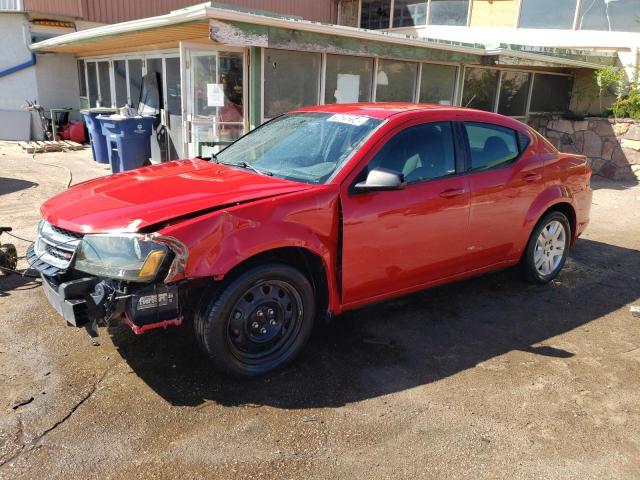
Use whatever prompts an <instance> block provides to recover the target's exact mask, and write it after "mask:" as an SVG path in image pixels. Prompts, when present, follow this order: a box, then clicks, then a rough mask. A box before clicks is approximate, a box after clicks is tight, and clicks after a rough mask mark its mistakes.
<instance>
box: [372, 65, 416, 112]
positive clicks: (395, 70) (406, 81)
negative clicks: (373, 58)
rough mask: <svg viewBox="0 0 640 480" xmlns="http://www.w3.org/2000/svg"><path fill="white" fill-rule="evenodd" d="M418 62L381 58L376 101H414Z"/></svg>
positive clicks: (377, 77)
mask: <svg viewBox="0 0 640 480" xmlns="http://www.w3.org/2000/svg"><path fill="white" fill-rule="evenodd" d="M417 77H418V64H417V63H414V62H403V61H399V60H380V62H379V63H378V72H377V73H376V85H377V87H376V102H413V97H414V93H415V89H416V79H417Z"/></svg>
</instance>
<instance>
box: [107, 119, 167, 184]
mask: <svg viewBox="0 0 640 480" xmlns="http://www.w3.org/2000/svg"><path fill="white" fill-rule="evenodd" d="M97 119H98V121H99V122H100V126H101V128H102V134H103V135H104V136H105V139H106V144H107V152H108V154H109V163H110V164H111V172H112V173H117V172H126V171H127V170H133V169H135V168H139V167H142V166H143V165H144V163H145V162H146V161H147V160H149V158H151V134H152V133H153V126H154V123H155V121H156V117H116V118H112V117H110V116H109V117H107V116H98V117H97Z"/></svg>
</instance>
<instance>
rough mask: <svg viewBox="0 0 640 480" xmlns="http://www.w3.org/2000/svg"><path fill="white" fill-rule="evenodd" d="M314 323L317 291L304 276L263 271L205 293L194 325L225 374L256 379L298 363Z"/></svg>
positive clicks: (284, 269)
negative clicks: (294, 362)
mask: <svg viewBox="0 0 640 480" xmlns="http://www.w3.org/2000/svg"><path fill="white" fill-rule="evenodd" d="M314 317H315V301H314V295H313V289H312V287H311V284H310V283H309V281H308V280H307V278H306V277H305V276H304V275H303V274H302V273H301V272H299V271H298V270H296V269H294V268H292V267H290V266H288V265H282V264H269V265H261V266H258V267H255V268H252V269H251V270H249V271H247V272H245V273H243V274H242V275H240V276H239V277H238V278H236V279H235V280H233V281H231V282H230V283H229V284H228V285H226V286H225V287H223V288H222V289H221V290H218V291H217V292H208V293H205V296H204V298H203V303H202V305H201V307H200V309H199V312H198V314H197V315H196V319H195V331H196V338H197V340H198V342H199V344H200V345H201V347H202V348H203V349H204V351H205V352H206V353H207V355H208V356H209V357H210V358H211V360H212V362H213V363H214V365H215V366H216V367H218V368H219V369H220V370H222V371H223V372H225V373H227V374H230V375H233V376H236V377H252V376H256V375H261V374H264V373H267V372H269V371H271V370H274V369H276V368H279V367H281V366H283V365H285V364H286V363H288V362H290V361H291V360H293V359H294V358H295V357H296V356H297V355H298V353H299V352H300V350H302V347H303V346H304V344H305V343H306V341H307V339H308V338H309V335H310V333H311V330H312V328H313V321H314Z"/></svg>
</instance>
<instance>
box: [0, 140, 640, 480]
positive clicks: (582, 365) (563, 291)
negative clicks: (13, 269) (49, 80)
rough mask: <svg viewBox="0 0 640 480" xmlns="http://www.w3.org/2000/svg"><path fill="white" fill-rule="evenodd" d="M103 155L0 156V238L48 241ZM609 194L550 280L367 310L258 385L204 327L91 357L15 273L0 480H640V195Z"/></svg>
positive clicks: (502, 278)
mask: <svg viewBox="0 0 640 480" xmlns="http://www.w3.org/2000/svg"><path fill="white" fill-rule="evenodd" d="M89 155H90V153H89V152H88V151H83V152H69V153H64V154H62V153H48V154H42V155H37V156H36V158H35V159H32V157H31V156H30V155H26V154H23V153H22V152H21V151H20V149H19V148H18V147H17V146H16V145H15V144H10V143H0V164H1V165H2V173H0V224H8V225H11V226H13V227H14V233H15V234H16V235H19V236H22V237H24V238H27V239H29V238H32V237H33V235H34V229H35V225H36V223H37V220H38V208H39V205H40V204H41V202H42V201H43V200H44V199H46V198H48V197H49V196H51V195H54V194H55V193H57V192H59V191H60V190H61V189H63V188H64V186H65V185H66V183H67V181H68V172H67V170H66V169H69V170H70V171H72V173H73V181H74V183H77V182H79V181H82V180H84V179H88V178H92V177H95V176H97V175H104V174H106V173H107V171H106V169H105V168H104V167H102V166H99V165H96V164H94V163H92V162H91V161H90V160H89ZM43 162H44V163H46V164H48V165H43V164H42V163H43ZM62 167H65V168H62ZM594 188H595V191H594V206H593V214H592V224H591V226H590V228H589V229H588V231H587V233H586V234H585V235H584V238H583V239H581V240H580V241H579V242H578V244H577V245H576V246H575V248H574V249H573V250H572V252H571V257H570V260H569V261H568V263H567V265H566V267H565V270H564V271H563V273H562V274H561V275H560V277H559V278H558V280H557V281H555V282H553V283H552V284H551V285H549V286H546V287H535V286H530V285H527V284H525V283H524V282H522V281H521V280H520V278H519V276H518V274H517V272H515V271H513V270H509V271H504V272H498V273H495V274H491V275H486V276H484V277H482V278H478V279H474V280H470V281H466V282H461V283H457V284H453V285H449V286H445V287H442V288H438V289H435V290H431V291H426V292H423V293H419V294H416V295H412V296H410V297H405V298H401V299H398V300H395V301H393V302H387V303H384V304H382V305H376V306H373V307H369V308H366V309H362V310H359V311H356V312H351V313H349V314H346V315H344V316H342V317H340V318H338V319H336V321H335V322H334V323H333V324H332V325H331V326H329V327H328V328H327V329H326V330H325V331H321V332H318V333H317V334H316V335H315V336H314V337H313V339H312V340H311V342H310V344H309V346H308V347H307V349H306V350H305V352H304V354H303V355H302V357H301V358H300V359H299V360H298V361H297V362H296V363H295V364H294V365H292V366H291V367H289V368H287V369H285V370H283V371H281V372H278V373H276V374H274V375H271V376H268V377H265V378H262V379H258V380H254V381H244V382H237V381H231V380H228V379H225V378H223V377H221V376H220V375H218V374H217V373H216V372H215V371H213V370H212V369H211V368H210V367H209V365H208V364H207V362H206V360H205V358H204V357H203V356H202V355H200V354H199V353H198V351H197V349H196V348H195V347H194V344H193V343H192V340H191V337H190V333H189V332H188V331H181V330H176V329H167V330H166V331H156V332H149V333H147V334H145V335H143V336H140V337H136V336H135V335H134V334H133V333H132V332H131V331H130V330H129V329H127V328H126V327H123V326H120V325H115V326H113V327H111V328H110V329H109V331H108V332H107V331H105V329H101V330H100V337H99V339H98V340H99V345H97V346H94V345H92V343H91V341H90V338H89V337H88V336H87V334H86V333H85V332H84V330H75V329H72V328H67V327H65V326H64V324H63V321H62V320H61V319H60V317H59V316H58V315H57V314H56V313H55V311H54V310H53V309H52V308H51V307H50V306H49V305H48V303H47V301H46V299H45V297H44V295H43V294H42V292H41V291H40V288H39V283H38V281H37V280H33V279H30V278H26V277H18V276H11V277H0V479H5V478H6V479H33V478H64V479H69V478H82V479H84V478H96V477H99V478H117V479H129V478H177V477H180V478H183V477H186V478H269V479H279V478H283V479H284V478H287V479H289V478H305V479H336V478H348V479H376V478H381V479H389V478H425V479H442V478H447V479H463V478H464V479H466V478H496V479H497V478H510V479H539V478H546V479H563V480H564V479H574V478H575V479H602V478H607V479H625V480H626V479H631V478H640V402H638V398H640V375H638V371H640V370H639V368H640V319H639V318H636V317H633V316H632V315H631V313H630V312H629V307H630V306H631V305H640V252H639V251H638V250H639V249H640V188H639V187H637V186H635V185H623V184H619V183H612V182H607V181H604V180H601V179H595V180H594ZM2 240H3V241H9V240H10V239H9V238H5V236H4V235H3V236H2ZM11 242H12V243H15V244H16V246H17V247H18V251H19V253H20V254H21V255H24V253H25V251H26V248H27V246H28V244H27V243H26V242H22V241H19V240H13V239H11ZM24 266H25V264H24V259H22V260H21V263H20V267H21V268H24ZM31 397H33V401H31V402H29V403H27V404H25V405H22V406H17V407H16V408H15V409H14V406H16V404H17V403H20V401H21V400H24V399H30V398H31Z"/></svg>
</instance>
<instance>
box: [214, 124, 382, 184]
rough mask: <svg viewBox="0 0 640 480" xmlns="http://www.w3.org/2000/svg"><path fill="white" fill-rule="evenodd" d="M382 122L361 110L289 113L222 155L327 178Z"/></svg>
mask: <svg viewBox="0 0 640 480" xmlns="http://www.w3.org/2000/svg"><path fill="white" fill-rule="evenodd" d="M381 123H382V121H381V120H377V119H374V118H369V117H365V116H360V115H345V114H333V113H315V112H314V113H292V114H288V115H283V116H281V117H278V118H276V119H274V120H272V121H270V122H269V123H266V124H264V125H263V126H261V127H260V128H257V129H256V130H254V131H253V132H251V133H249V134H248V135H246V136H244V137H242V138H240V139H239V140H238V141H236V142H235V143H233V144H231V145H229V146H228V147H227V148H225V149H224V150H223V151H222V152H220V153H219V154H218V155H217V157H216V160H217V161H219V162H220V163H225V164H233V165H237V166H244V167H247V168H250V169H252V170H254V171H259V172H262V173H266V174H269V175H274V176H276V177H280V178H285V179H289V180H296V181H301V182H307V183H325V182H327V181H328V180H329V179H330V178H331V177H332V176H333V174H334V173H337V172H338V171H339V169H340V168H341V167H342V166H343V165H344V163H345V162H346V161H347V160H348V159H349V158H350V157H351V154H352V153H353V152H355V151H356V149H357V148H358V147H359V146H360V145H361V144H362V143H363V142H364V141H365V140H366V139H367V137H368V136H369V135H370V134H371V132H373V130H374V129H375V128H376V127H377V126H378V125H380V124H381Z"/></svg>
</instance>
